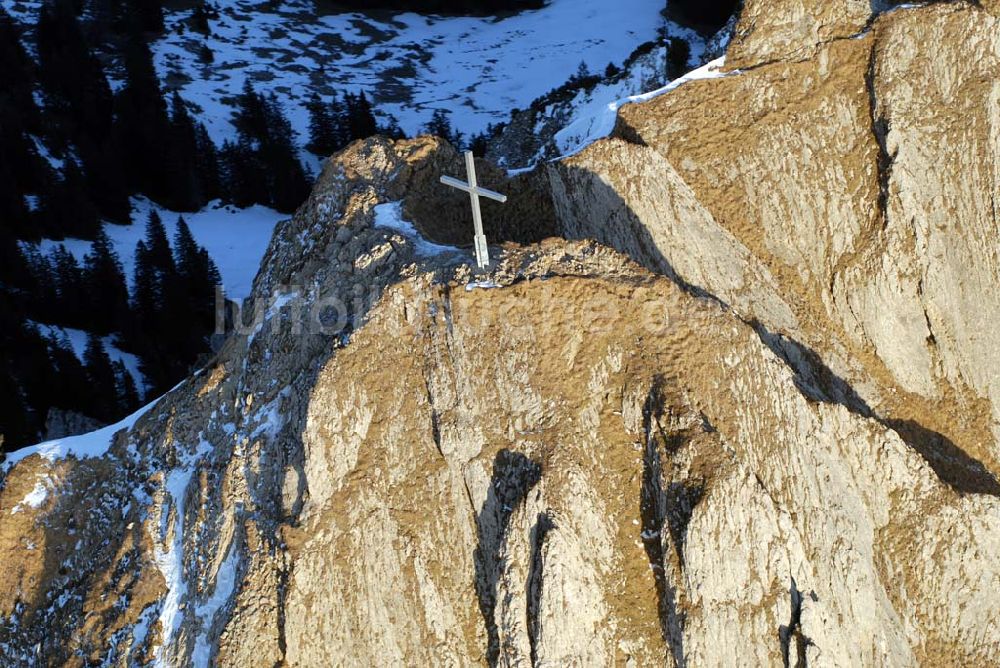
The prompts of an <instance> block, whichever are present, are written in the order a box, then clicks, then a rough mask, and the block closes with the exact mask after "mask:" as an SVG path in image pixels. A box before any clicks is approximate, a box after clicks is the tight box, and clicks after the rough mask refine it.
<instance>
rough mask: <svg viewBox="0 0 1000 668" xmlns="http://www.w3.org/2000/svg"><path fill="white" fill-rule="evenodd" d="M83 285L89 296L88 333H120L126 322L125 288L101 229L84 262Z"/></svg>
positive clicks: (108, 242)
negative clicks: (89, 331)
mask: <svg viewBox="0 0 1000 668" xmlns="http://www.w3.org/2000/svg"><path fill="white" fill-rule="evenodd" d="M83 283H84V286H85V289H86V291H87V293H88V295H89V296H90V302H91V307H90V308H91V311H90V330H91V331H94V332H99V333H101V334H110V333H111V332H115V331H122V330H124V329H125V328H126V326H127V321H128V288H127V287H126V286H125V273H124V272H123V271H122V265H121V262H120V261H119V259H118V254H117V253H116V252H115V249H114V247H113V246H112V245H111V239H109V238H108V235H107V234H106V233H105V232H104V230H101V231H100V232H98V234H97V238H96V239H95V240H94V243H93V244H92V245H91V249H90V252H89V253H87V255H86V257H84V259H83Z"/></svg>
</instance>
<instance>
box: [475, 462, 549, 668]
mask: <svg viewBox="0 0 1000 668" xmlns="http://www.w3.org/2000/svg"><path fill="white" fill-rule="evenodd" d="M541 477H542V467H541V466H540V465H539V464H538V463H537V462H534V461H532V460H531V459H529V458H528V457H526V456H525V455H523V454H521V453H519V452H512V451H510V450H501V451H500V452H498V453H497V456H496V458H495V459H494V461H493V475H492V477H491V478H490V486H489V489H488V490H487V492H486V500H485V501H484V502H483V508H482V510H481V511H480V513H479V517H478V521H477V525H478V529H479V543H478V545H477V546H476V551H475V554H474V561H475V566H476V596H477V598H478V600H479V611H480V612H481V613H482V615H483V622H484V624H485V626H486V634H487V642H488V644H487V647H486V658H487V661H488V662H489V665H491V666H495V665H496V663H497V658H498V656H499V653H500V634H499V631H498V630H497V626H496V620H495V617H494V612H495V610H496V597H497V581H498V580H499V577H500V548H501V546H502V545H503V541H504V537H505V535H506V533H507V525H508V523H509V522H510V516H511V513H512V512H513V510H514V508H516V507H517V505H518V504H519V503H521V502H522V501H523V499H524V497H525V496H527V494H528V492H530V491H531V490H532V489H533V488H534V487H535V485H536V484H538V481H539V480H541Z"/></svg>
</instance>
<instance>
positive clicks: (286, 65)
mask: <svg viewBox="0 0 1000 668" xmlns="http://www.w3.org/2000/svg"><path fill="white" fill-rule="evenodd" d="M217 4H218V6H219V16H218V18H217V19H213V20H210V22H209V23H210V28H211V34H210V35H208V36H203V35H201V34H199V33H197V32H193V31H191V30H190V29H189V28H188V27H186V26H187V23H188V20H189V18H190V15H191V12H190V11H177V12H169V13H168V15H167V19H166V24H167V33H166V35H165V36H164V37H163V38H162V39H160V40H159V41H158V42H157V43H156V45H155V46H154V51H155V54H156V65H157V69H158V70H159V72H160V74H161V76H162V77H163V78H164V80H165V81H168V82H170V84H171V85H172V86H179V88H180V89H181V94H182V95H183V96H184V98H185V99H186V100H188V101H189V102H192V103H194V104H197V105H198V106H199V107H200V108H201V109H202V110H203V114H202V117H201V120H202V121H204V122H205V123H206V124H207V126H208V128H209V131H210V132H211V133H212V135H213V138H214V139H216V140H222V139H224V138H226V137H227V136H229V134H230V133H231V131H232V128H231V126H230V125H229V122H228V118H229V112H230V107H229V106H228V102H230V101H231V99H232V98H233V97H234V96H235V95H237V94H238V93H239V92H240V90H241V89H242V87H243V84H244V81H246V80H247V79H249V80H250V81H252V82H253V84H254V86H255V87H257V88H258V90H261V91H264V92H272V91H273V92H274V93H276V94H277V95H278V96H279V98H280V99H281V100H282V102H283V103H284V106H285V110H286V112H287V113H288V114H289V116H290V118H291V121H292V125H293V126H294V128H295V129H296V130H297V131H298V132H300V133H304V132H305V130H306V124H307V115H306V113H305V108H304V104H305V102H306V100H307V99H308V97H309V95H310V94H311V93H312V92H314V91H315V92H318V93H320V94H321V95H323V96H329V95H331V94H333V93H335V92H336V93H341V92H348V91H349V92H355V93H357V92H361V91H364V92H365V93H367V94H368V96H369V97H371V98H373V99H374V101H375V103H376V108H377V111H379V112H382V113H387V114H391V115H392V116H394V117H395V118H396V119H397V120H398V121H399V124H400V126H401V127H402V128H403V130H404V131H406V132H407V134H415V133H418V132H420V130H421V128H422V127H423V126H424V124H425V123H426V122H427V121H428V120H430V117H431V114H432V113H433V112H434V110H436V109H445V110H447V111H449V112H451V114H452V122H453V124H454V125H455V127H456V128H457V129H459V130H460V131H462V132H465V133H475V132H479V131H481V130H483V129H484V128H485V127H486V126H487V125H488V124H489V123H496V122H500V121H504V120H506V119H507V118H508V117H509V116H510V111H511V110H512V109H517V108H523V107H525V106H526V105H528V104H529V103H530V102H531V101H532V100H534V99H535V98H537V97H538V96H540V95H542V94H543V93H545V92H546V91H548V90H550V89H552V88H553V87H555V86H558V85H559V84H561V83H563V82H564V81H565V80H566V79H567V78H568V77H569V76H570V75H571V74H573V72H574V71H576V68H577V66H578V65H579V63H580V62H585V63H586V64H587V65H588V67H590V69H591V70H592V71H602V70H603V69H604V67H605V66H606V65H607V64H608V63H609V62H613V63H616V64H621V63H622V62H623V60H624V59H625V58H626V57H627V56H628V55H629V54H630V53H631V52H632V51H633V50H634V49H635V47H636V46H638V45H639V44H641V43H643V42H646V41H648V40H651V39H653V38H654V37H655V36H656V34H657V29H658V28H659V27H660V25H661V24H662V22H663V19H662V17H661V16H660V10H662V9H663V2H662V0H618V1H617V2H613V3H609V2H606V1H605V0H552V1H551V2H550V3H549V4H548V5H547V6H546V7H545V8H543V9H540V10H536V11H528V12H522V13H519V14H515V15H512V16H509V17H506V18H501V19H497V18H488V17H487V18H471V17H441V16H422V15H418V14H412V13H411V14H397V15H388V14H384V15H382V16H383V18H375V17H373V16H366V15H363V14H358V13H347V14H343V13H341V14H328V15H320V16H317V11H316V4H315V3H314V2H312V0H291V1H289V2H283V3H280V5H279V6H278V7H276V8H271V7H269V6H268V5H265V4H259V3H256V2H252V1H249V0H225V1H223V2H219V3H217ZM203 45H207V46H208V48H209V49H211V51H212V53H213V61H212V63H210V64H205V63H203V62H202V60H201V59H200V51H201V50H202V46H203Z"/></svg>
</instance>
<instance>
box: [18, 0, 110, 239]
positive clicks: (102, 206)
mask: <svg viewBox="0 0 1000 668" xmlns="http://www.w3.org/2000/svg"><path fill="white" fill-rule="evenodd" d="M36 39H37V48H38V61H39V78H40V81H41V83H42V84H43V88H44V90H45V92H46V98H45V99H46V112H47V123H46V134H47V136H48V137H49V140H50V141H51V142H52V143H53V145H54V146H55V147H57V148H66V147H68V146H70V145H75V147H76V149H77V153H78V155H79V157H80V160H81V161H82V166H83V172H84V175H85V182H86V188H87V193H88V197H89V198H90V200H91V201H92V202H93V204H94V205H95V206H96V207H97V209H98V211H99V212H100V213H101V214H102V215H103V216H105V217H107V218H110V219H111V220H114V221H117V222H121V223H127V222H128V213H129V207H128V191H127V187H126V183H125V178H124V174H123V172H122V170H121V165H120V164H119V162H120V158H119V152H118V149H117V146H118V143H117V142H115V141H113V139H112V136H111V135H112V112H113V101H112V95H111V89H110V88H109V86H108V82H107V78H106V77H105V75H104V71H103V69H102V67H101V64H100V62H99V61H98V60H97V58H96V57H94V55H93V54H92V53H91V51H90V49H89V48H88V46H87V43H86V41H85V40H84V37H83V34H82V32H81V30H80V26H79V24H78V22H77V19H76V15H75V9H74V7H73V5H72V3H71V2H70V1H69V0H54V2H52V3H51V4H46V5H44V6H43V8H42V11H41V14H40V16H39V20H38V29H37V31H36Z"/></svg>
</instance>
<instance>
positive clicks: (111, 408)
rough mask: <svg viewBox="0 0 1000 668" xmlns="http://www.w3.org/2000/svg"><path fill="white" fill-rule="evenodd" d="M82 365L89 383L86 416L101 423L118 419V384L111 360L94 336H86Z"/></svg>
mask: <svg viewBox="0 0 1000 668" xmlns="http://www.w3.org/2000/svg"><path fill="white" fill-rule="evenodd" d="M83 363H84V367H85V369H86V372H87V380H88V381H89V383H90V397H91V406H90V411H89V413H88V415H90V416H91V417H93V418H96V419H98V420H101V421H103V422H111V421H113V420H114V419H115V418H117V417H119V405H118V383H117V381H116V379H115V370H114V368H113V367H112V366H111V358H109V357H108V353H107V351H106V350H105V349H104V343H103V342H101V339H100V337H98V336H97V335H96V334H89V335H88V336H87V348H86V350H85V351H84V353H83Z"/></svg>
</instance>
